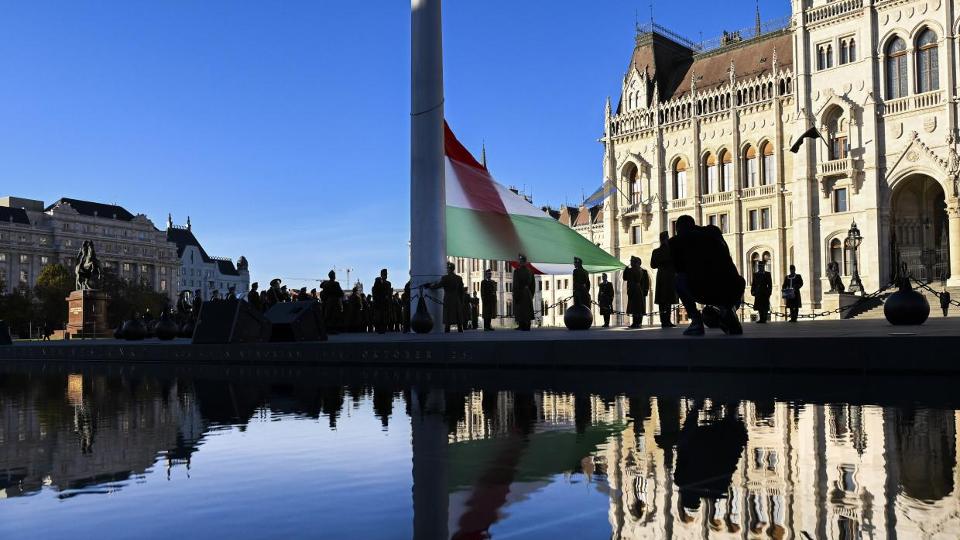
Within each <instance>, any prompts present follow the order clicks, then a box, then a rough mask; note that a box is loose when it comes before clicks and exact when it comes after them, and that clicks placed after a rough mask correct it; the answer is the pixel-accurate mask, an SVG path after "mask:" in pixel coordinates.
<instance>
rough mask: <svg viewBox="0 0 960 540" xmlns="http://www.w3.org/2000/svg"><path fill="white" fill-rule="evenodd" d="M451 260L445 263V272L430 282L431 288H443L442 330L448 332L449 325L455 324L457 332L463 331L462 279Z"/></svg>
mask: <svg viewBox="0 0 960 540" xmlns="http://www.w3.org/2000/svg"><path fill="white" fill-rule="evenodd" d="M455 269H456V266H454V264H453V263H452V262H448V263H447V273H446V275H444V276H443V277H442V278H440V280H439V281H437V282H435V283H431V284H430V285H429V287H430V288H431V289H443V331H444V332H448V333H449V332H450V327H451V326H453V325H457V332H463V327H464V324H465V323H464V321H463V310H462V306H461V303H462V300H463V279H461V278H460V276H458V275H457V274H456V273H455V272H454V270H455Z"/></svg>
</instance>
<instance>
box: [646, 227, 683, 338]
mask: <svg viewBox="0 0 960 540" xmlns="http://www.w3.org/2000/svg"><path fill="white" fill-rule="evenodd" d="M650 266H651V268H656V269H657V286H656V289H654V292H653V301H654V303H655V304H657V308H658V310H659V312H660V328H673V327H675V326H677V325H675V324H673V322H672V321H671V320H670V315H671V314H672V313H673V306H674V304H676V303H677V302H678V301H679V299H678V298H677V283H676V281H677V273H676V271H675V270H674V268H673V257H672V256H671V254H670V235H668V234H667V231H662V232H661V233H660V247H658V248H657V249H654V250H653V253H651V254H650Z"/></svg>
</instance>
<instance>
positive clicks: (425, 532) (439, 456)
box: [410, 388, 450, 540]
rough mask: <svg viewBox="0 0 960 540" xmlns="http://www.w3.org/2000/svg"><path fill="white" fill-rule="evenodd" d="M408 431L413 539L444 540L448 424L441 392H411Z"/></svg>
mask: <svg viewBox="0 0 960 540" xmlns="http://www.w3.org/2000/svg"><path fill="white" fill-rule="evenodd" d="M410 401H411V404H410V412H411V414H410V428H411V437H410V439H411V444H412V447H413V448H412V450H413V538H414V539H415V540H428V539H429V540H433V539H442V540H446V539H447V538H448V537H449V533H448V531H447V520H448V516H447V514H448V506H449V504H450V503H449V497H448V494H447V423H446V421H445V420H444V396H443V391H441V390H426V389H422V388H413V389H411V391H410Z"/></svg>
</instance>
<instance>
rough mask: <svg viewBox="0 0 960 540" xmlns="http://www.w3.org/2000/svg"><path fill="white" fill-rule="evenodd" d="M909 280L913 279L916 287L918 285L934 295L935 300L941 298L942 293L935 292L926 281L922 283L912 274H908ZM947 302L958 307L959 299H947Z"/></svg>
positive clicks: (959, 305) (959, 304)
mask: <svg viewBox="0 0 960 540" xmlns="http://www.w3.org/2000/svg"><path fill="white" fill-rule="evenodd" d="M910 281H913V282H914V283H916V284H917V287H919V288H921V289H923V290H925V291H927V292H929V293H931V294H933V295H934V296H936V297H937V300H942V298H941V296H942V295H943V293H941V292H937V291H936V290H934V289H933V287H931V286H930V285H929V284H928V283H923V282H922V281H920V280H919V279H917V278H915V277H913V276H910ZM948 302H949V304H950V305H951V306H956V307H960V301H957V300H948Z"/></svg>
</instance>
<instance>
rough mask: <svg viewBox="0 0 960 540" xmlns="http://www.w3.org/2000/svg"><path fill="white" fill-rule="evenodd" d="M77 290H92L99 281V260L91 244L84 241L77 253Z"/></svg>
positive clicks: (88, 241)
mask: <svg viewBox="0 0 960 540" xmlns="http://www.w3.org/2000/svg"><path fill="white" fill-rule="evenodd" d="M75 271H76V274H77V290H78V291H84V290H89V289H93V288H94V285H95V284H96V283H97V282H98V281H99V280H100V278H101V273H100V260H99V259H97V252H96V251H94V249H93V242H92V241H90V240H84V241H83V245H82V246H80V251H79V252H77V266H76V268H75Z"/></svg>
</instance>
